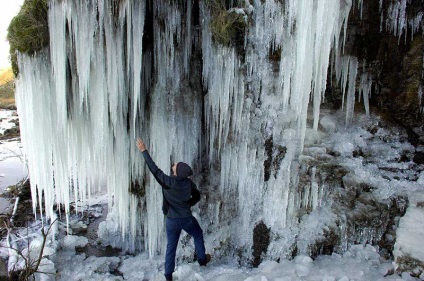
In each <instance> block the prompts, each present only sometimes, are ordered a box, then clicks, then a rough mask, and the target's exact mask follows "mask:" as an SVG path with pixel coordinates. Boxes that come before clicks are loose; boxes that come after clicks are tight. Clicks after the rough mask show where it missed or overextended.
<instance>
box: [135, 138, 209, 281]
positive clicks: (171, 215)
mask: <svg viewBox="0 0 424 281" xmlns="http://www.w3.org/2000/svg"><path fill="white" fill-rule="evenodd" d="M137 147H138V149H139V150H140V151H141V152H142V153H143V157H144V160H145V161H146V164H147V167H148V168H149V170H150V172H151V173H152V174H153V176H154V177H155V179H156V181H157V182H158V183H159V184H160V185H161V186H162V193H163V199H164V201H163V205H162V210H163V212H164V215H165V216H166V236H167V245H166V254H165V278H166V280H167V281H169V280H172V273H173V272H174V269H175V255H176V251H177V246H178V240H179V238H180V234H181V231H182V230H184V231H185V232H187V233H188V234H189V235H191V236H192V237H193V238H194V246H195V250H196V256H197V261H198V263H199V264H200V265H201V266H206V264H207V263H209V261H210V260H211V255H210V254H206V251H205V244H204V241H203V230H202V228H201V227H200V225H199V223H198V222H197V220H196V218H195V217H193V215H192V213H191V207H192V206H193V205H195V204H196V203H197V202H198V201H199V200H200V193H199V191H198V190H197V188H196V185H195V184H194V182H193V181H192V180H191V179H190V176H192V175H193V170H192V169H191V167H190V166H189V165H188V164H186V163H183V162H179V163H174V164H173V165H172V176H167V175H166V174H165V173H164V172H163V171H162V170H161V169H159V168H158V167H157V166H156V164H155V162H154V161H153V159H152V158H151V157H150V154H149V152H148V151H147V149H146V146H145V144H144V142H143V140H142V139H141V138H138V139H137Z"/></svg>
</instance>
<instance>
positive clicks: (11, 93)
mask: <svg viewBox="0 0 424 281" xmlns="http://www.w3.org/2000/svg"><path fill="white" fill-rule="evenodd" d="M13 82H14V77H13V73H12V69H11V68H9V69H7V70H0V108H13V107H14V106H15V89H14V85H13Z"/></svg>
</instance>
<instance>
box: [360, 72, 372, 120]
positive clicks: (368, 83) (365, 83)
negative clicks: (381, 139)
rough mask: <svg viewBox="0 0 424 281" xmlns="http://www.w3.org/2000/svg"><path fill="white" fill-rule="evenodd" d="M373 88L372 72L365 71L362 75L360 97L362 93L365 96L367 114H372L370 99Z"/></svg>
mask: <svg viewBox="0 0 424 281" xmlns="http://www.w3.org/2000/svg"><path fill="white" fill-rule="evenodd" d="M371 89H372V76H371V74H369V73H367V72H363V73H362V75H361V79H360V85H359V89H358V92H359V99H361V95H362V97H363V101H364V106H365V113H366V115H367V116H369V115H370V105H369V99H370V96H371Z"/></svg>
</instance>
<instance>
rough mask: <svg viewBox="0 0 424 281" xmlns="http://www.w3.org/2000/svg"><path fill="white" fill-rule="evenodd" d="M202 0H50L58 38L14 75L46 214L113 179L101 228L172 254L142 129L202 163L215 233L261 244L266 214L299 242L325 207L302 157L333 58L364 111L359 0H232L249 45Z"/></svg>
mask: <svg viewBox="0 0 424 281" xmlns="http://www.w3.org/2000/svg"><path fill="white" fill-rule="evenodd" d="M250 2H252V3H250ZM194 3H196V1H194V2H192V1H165V0H164V1H107V0H97V1H82V0H81V1H70V0H64V1H54V0H52V1H50V3H49V26H50V38H51V42H50V47H49V48H48V49H46V50H45V51H43V52H41V53H39V54H37V55H36V56H34V57H28V56H25V55H20V57H19V67H20V76H19V79H18V82H17V103H18V108H19V114H20V116H21V120H22V121H21V126H22V141H23V144H24V146H25V148H26V152H27V153H26V155H27V159H28V162H29V167H30V177H31V183H32V188H33V193H32V194H33V196H34V198H33V199H34V204H35V205H34V208H35V207H36V206H38V207H39V208H41V204H42V196H43V194H44V197H45V201H44V204H45V213H46V215H47V216H49V217H51V216H52V215H53V212H54V211H55V210H54V209H53V207H54V205H55V204H62V205H64V207H65V210H66V214H68V213H69V211H70V208H69V206H70V203H71V202H75V201H79V200H82V201H84V200H85V199H87V198H88V197H89V196H90V194H91V193H92V191H94V190H96V189H98V188H100V186H105V188H107V192H108V194H109V206H110V208H111V209H113V212H111V216H110V217H109V219H108V221H109V224H108V225H106V224H105V225H103V226H102V227H100V234H101V236H103V237H111V239H113V240H114V242H113V244H114V246H121V247H124V248H125V249H128V250H130V251H135V250H138V249H145V250H146V251H148V253H149V255H150V256H153V255H156V254H161V253H163V248H164V245H165V244H164V243H162V242H163V240H164V225H163V222H164V217H163V215H162V212H161V205H162V193H161V190H160V188H159V187H158V184H157V183H155V181H154V179H153V177H152V176H151V175H150V173H148V172H146V169H145V165H144V161H143V160H142V156H141V153H139V152H138V151H137V149H136V146H135V138H136V137H137V136H140V135H141V136H143V137H144V139H145V140H146V142H147V144H148V147H149V151H150V152H151V154H152V157H153V159H154V160H156V162H157V164H158V166H159V167H160V168H162V169H163V170H164V171H165V172H169V169H170V167H171V164H172V163H173V162H177V161H184V162H187V163H189V164H190V165H192V166H193V167H194V170H195V172H196V173H197V174H200V172H202V173H201V176H198V177H196V178H195V180H196V181H197V183H198V185H199V188H200V190H201V191H202V193H203V194H204V196H203V200H202V202H201V203H200V204H199V208H197V207H196V208H195V211H196V213H197V215H198V216H199V219H200V221H201V223H202V226H203V227H205V229H207V231H208V233H209V234H210V235H208V236H207V241H206V243H207V247H210V248H213V247H216V246H218V245H219V244H221V243H222V242H223V241H229V242H228V243H229V244H231V245H232V247H233V248H234V249H243V253H244V254H245V255H250V252H251V246H252V243H253V241H252V236H253V229H254V227H255V225H256V224H257V223H258V222H259V221H263V222H264V223H265V224H266V225H267V226H268V227H271V228H272V229H273V232H274V233H275V234H276V235H277V236H278V235H280V236H281V237H287V238H286V240H290V239H293V237H294V236H293V235H288V236H284V235H283V234H284V233H287V231H290V229H292V228H295V227H296V226H297V225H298V221H299V218H298V214H299V213H300V210H301V209H304V208H309V207H311V208H312V209H316V208H318V207H319V206H320V204H321V202H322V194H323V192H322V191H319V190H321V189H322V188H323V187H322V186H319V185H318V183H317V181H316V180H315V173H316V171H315V170H314V171H313V177H312V180H311V184H310V189H309V190H308V192H306V193H304V192H301V191H299V190H298V188H297V187H298V182H299V177H298V176H299V170H300V169H301V167H300V164H299V161H298V158H299V156H300V155H301V153H302V150H303V148H304V138H305V131H306V121H307V110H308V106H309V102H310V101H311V103H312V108H313V116H314V121H313V125H312V126H313V128H314V129H317V127H318V121H319V116H320V104H321V102H322V101H323V99H324V98H325V97H324V93H325V89H326V86H327V85H326V83H327V77H328V73H327V72H328V69H329V66H330V61H331V63H332V64H333V66H334V67H335V70H336V76H337V77H338V80H339V82H340V83H341V85H342V86H343V93H345V95H346V97H345V98H344V100H346V101H345V104H344V106H345V110H346V121H347V122H350V120H351V119H352V118H353V106H354V102H355V91H356V88H355V87H356V85H355V81H356V76H357V73H358V71H357V70H358V61H357V59H356V58H354V57H348V56H344V55H343V44H344V36H345V34H346V26H347V20H348V15H349V12H350V9H351V5H352V3H351V2H350V1H345V0H342V1H340V0H288V1H277V0H266V1H259V0H258V1H238V3H237V5H238V8H237V9H232V10H231V9H230V10H228V11H227V12H228V13H237V14H242V15H243V16H244V18H245V20H246V24H247V28H246V30H245V34H244V36H243V38H244V42H243V46H242V48H235V47H233V46H222V45H220V44H218V43H216V42H214V41H213V39H212V30H211V21H212V20H213V14H212V13H211V10H210V7H209V6H207V5H206V4H205V3H206V1H200V4H199V3H198V4H199V5H200V7H197V6H196V7H194ZM361 3H362V2H361ZM196 9H197V10H198V11H197V12H198V15H197V16H198V19H197V21H198V22H199V23H197V24H196V26H194V22H195V20H194V15H196V13H195V12H194V11H195V10H196ZM199 42H201V44H199ZM240 49H243V50H244V52H243V53H240ZM199 54H200V55H199ZM196 56H199V57H200V56H201V59H200V58H197V60H196ZM330 58H332V60H330ZM196 63H198V64H199V65H200V67H199V69H197V68H196ZM196 71H197V72H198V73H197V72H196ZM200 72H201V73H200ZM197 77H198V78H199V79H198V80H196V78H197ZM195 80H196V81H195ZM370 80H371V79H370V77H368V76H366V74H364V76H363V81H362V80H361V81H362V82H361V92H362V95H363V97H364V98H366V97H367V96H368V95H369V89H370V87H371V86H370V83H371V82H370ZM196 83H198V84H199V85H201V86H200V87H196V86H193V85H196ZM130 190H133V191H134V190H135V191H136V192H135V193H136V194H137V195H134V194H133V192H130ZM140 222H141V223H140ZM140 225H141V226H140ZM116 234H119V235H120V242H119V241H117V240H119V239H117V237H119V236H117V235H116ZM136 237H138V238H139V237H142V239H136ZM289 237H290V238H289ZM280 246H281V245H280ZM275 247H277V246H275ZM271 252H272V251H271ZM274 252H275V251H274Z"/></svg>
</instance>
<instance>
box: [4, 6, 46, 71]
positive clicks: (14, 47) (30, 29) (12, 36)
mask: <svg viewBox="0 0 424 281" xmlns="http://www.w3.org/2000/svg"><path fill="white" fill-rule="evenodd" d="M47 11H48V5H47V0H25V2H24V4H23V5H22V7H21V10H20V11H19V13H18V15H17V16H15V17H14V18H13V19H12V21H11V22H10V25H9V28H8V30H7V31H8V34H7V40H8V41H9V44H10V57H11V63H12V68H13V73H14V74H15V76H16V75H18V73H19V69H18V64H17V56H16V51H19V52H21V53H25V54H29V55H32V54H34V53H35V52H37V51H40V50H41V49H43V48H44V47H46V46H48V44H49V40H50V38H49V26H48V14H47Z"/></svg>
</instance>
